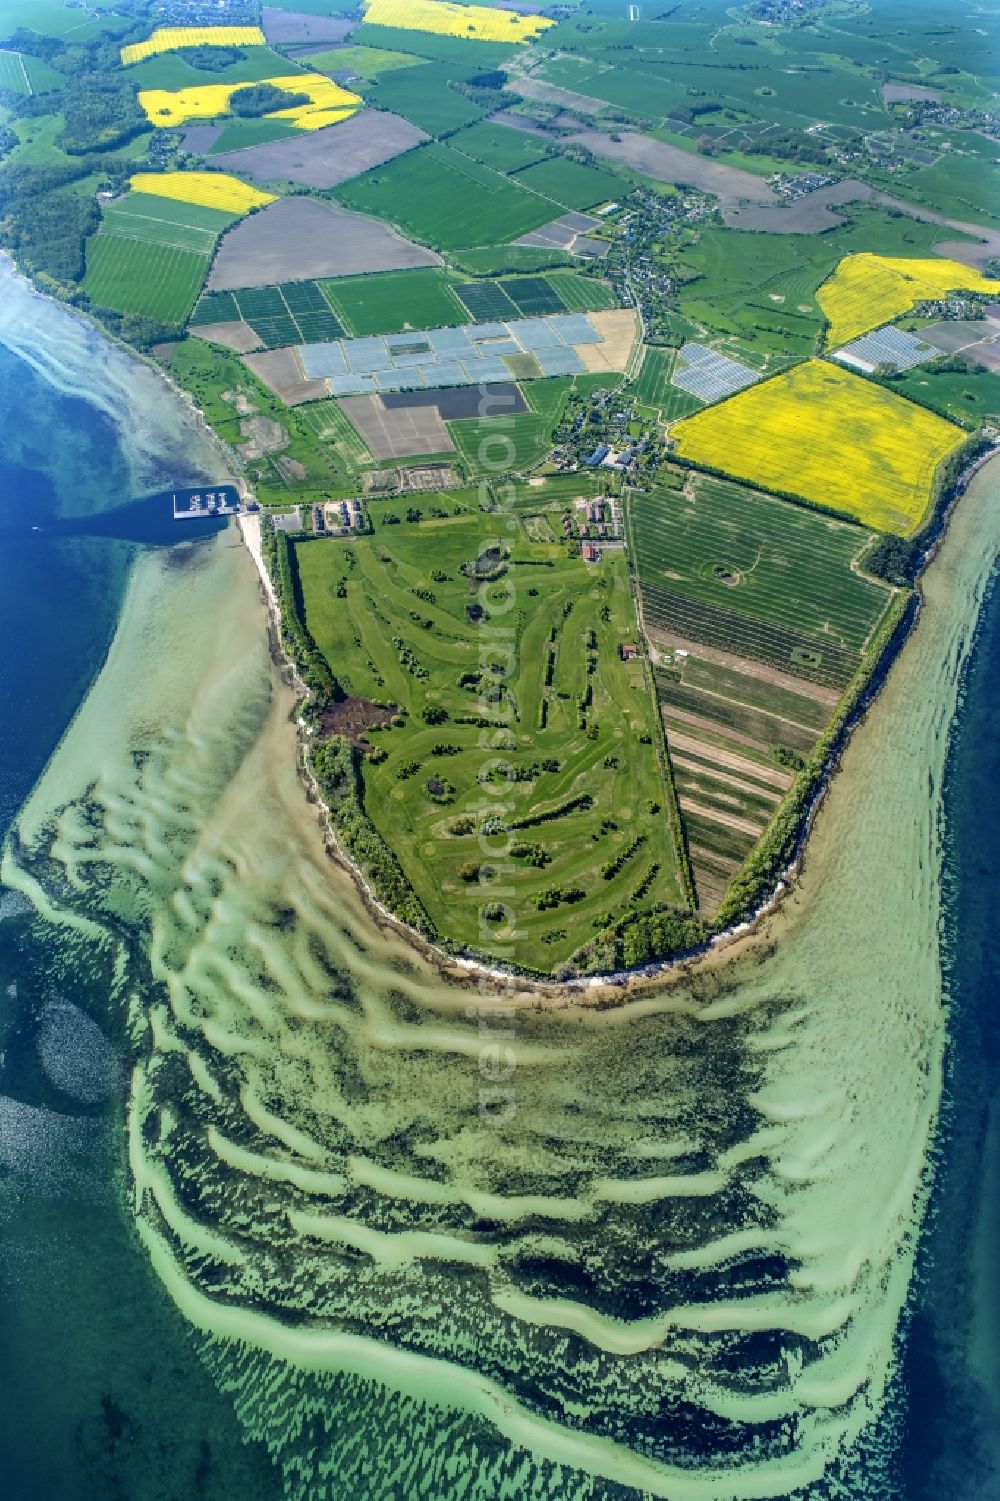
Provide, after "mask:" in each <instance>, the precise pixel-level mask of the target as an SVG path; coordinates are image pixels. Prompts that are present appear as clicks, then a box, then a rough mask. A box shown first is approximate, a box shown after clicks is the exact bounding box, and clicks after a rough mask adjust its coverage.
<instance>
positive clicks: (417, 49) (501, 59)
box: [344, 6, 521, 79]
mask: <svg viewBox="0 0 1000 1501" xmlns="http://www.w3.org/2000/svg"><path fill="white" fill-rule="evenodd" d="M344 8H345V9H347V10H350V9H352V7H349V6H345V7H344ZM351 42H352V43H353V44H354V45H355V46H359V47H377V48H384V49H387V50H390V51H392V52H407V53H415V54H416V56H417V57H423V58H428V59H430V60H431V61H434V62H441V63H447V64H448V76H449V77H450V78H456V79H463V78H472V77H473V76H474V75H475V74H476V73H482V72H484V71H486V70H488V69H490V68H500V67H502V66H503V64H504V63H505V62H507V61H508V60H509V59H510V58H512V57H516V56H517V54H518V53H519V52H520V50H521V49H520V47H519V46H518V45H517V43H513V44H511V43H509V42H479V41H468V40H466V38H465V37H460V36H444V35H442V34H439V33H437V32H431V31H412V30H410V29H404V28H402V27H398V26H365V25H363V24H362V25H361V26H358V27H356V28H355V29H354V31H352V32H351Z"/></svg>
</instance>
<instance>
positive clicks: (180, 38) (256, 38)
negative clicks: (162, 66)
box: [121, 26, 267, 66]
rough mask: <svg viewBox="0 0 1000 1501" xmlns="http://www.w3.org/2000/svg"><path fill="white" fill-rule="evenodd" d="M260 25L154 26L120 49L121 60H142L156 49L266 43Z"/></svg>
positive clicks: (156, 50) (151, 54)
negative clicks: (141, 39)
mask: <svg viewBox="0 0 1000 1501" xmlns="http://www.w3.org/2000/svg"><path fill="white" fill-rule="evenodd" d="M266 46H267V40H266V38H265V36H264V33H263V32H262V31H261V29H260V27H259V26H157V28H156V30H155V31H154V32H153V35H152V36H150V37H147V38H146V40H145V41H144V42H132V43H131V44H130V45H129V46H128V47H123V48H122V49H121V59H122V62H123V63H125V64H126V66H127V65H128V64H129V63H141V62H142V61H143V60H144V59H145V58H147V57H155V56H156V55H157V53H158V52H176V51H178V49H179V48H181V47H266Z"/></svg>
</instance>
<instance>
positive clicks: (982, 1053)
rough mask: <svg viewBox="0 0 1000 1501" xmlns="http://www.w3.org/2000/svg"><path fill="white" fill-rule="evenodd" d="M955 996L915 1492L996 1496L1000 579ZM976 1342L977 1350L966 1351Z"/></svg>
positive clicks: (973, 740) (966, 1500)
mask: <svg viewBox="0 0 1000 1501" xmlns="http://www.w3.org/2000/svg"><path fill="white" fill-rule="evenodd" d="M944 827H945V847H946V857H945V868H944V895H945V902H944V924H943V938H944V945H943V960H944V969H945V977H946V983H947V988H948V993H949V1000H950V1005H951V1024H950V1029H949V1030H950V1037H951V1046H950V1051H949V1056H948V1071H947V1107H946V1109H945V1111H944V1115H943V1128H942V1139H941V1163H940V1177H939V1181H938V1185H937V1189H936V1193H935V1212H934V1215H933V1218H932V1221H931V1226H930V1230H929V1232H928V1234H927V1235H926V1237H925V1244H924V1251H923V1256H922V1258H921V1274H922V1275H921V1282H920V1295H919V1297H918V1299H917V1301H916V1307H915V1310H914V1316H913V1320H912V1325H911V1328H910V1332H909V1341H908V1356H907V1362H906V1369H905V1383H906V1395H907V1400H908V1422H907V1429H906V1441H905V1444H904V1446H903V1453H902V1463H903V1473H904V1476H905V1481H906V1492H905V1494H906V1498H907V1501H941V1498H942V1497H948V1498H949V1501H997V1497H1000V580H998V578H997V577H996V576H995V578H994V585H993V589H992V592H991V595H990V597H989V598H988V600H987V603H986V606H985V608H984V610H983V613H982V616H981V619H980V624H979V630H978V634H977V638H976V644H975V649H974V651H973V654H972V657H971V659H970V662H969V666H968V670H967V674H966V681H965V693H964V700H963V704H962V707H961V709H960V711H959V714H958V716H957V718H956V720H955V723H954V726H953V729H952V736H951V744H950V751H949V758H948V767H947V772H946V781H945V787H944ZM970 1356H971V1358H970Z"/></svg>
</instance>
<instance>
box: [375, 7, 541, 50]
mask: <svg viewBox="0 0 1000 1501" xmlns="http://www.w3.org/2000/svg"><path fill="white" fill-rule="evenodd" d="M365 20H366V21H367V22H368V24H369V25H370V26H399V27H402V28H403V29H404V30H406V31H435V32H438V33H439V34H440V35H441V36H460V37H466V38H467V39H468V40H470V41H477V42H531V41H534V39H535V37H536V36H538V35H539V34H540V33H541V32H543V31H544V30H545V28H546V27H547V26H554V25H555V22H554V21H550V20H549V19H548V18H547V17H546V16H519V15H517V14H515V13H514V12H513V11H509V10H492V9H490V7H489V6H488V5H452V4H450V3H449V0H366V4H365Z"/></svg>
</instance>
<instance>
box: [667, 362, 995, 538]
mask: <svg viewBox="0 0 1000 1501" xmlns="http://www.w3.org/2000/svg"><path fill="white" fill-rule="evenodd" d="M671 436H672V437H673V438H675V439H676V444H677V446H676V452H677V453H678V455H679V456H680V457H681V458H684V459H688V460H690V461H691V462H692V463H694V464H703V465H705V467H706V468H710V469H717V470H720V471H722V472H723V473H725V474H730V475H732V476H733V477H734V478H736V479H742V480H747V481H749V482H750V483H751V484H754V485H760V486H761V487H762V488H763V489H769V490H780V491H784V492H785V493H786V494H789V495H799V496H801V497H802V499H803V500H809V501H812V502H813V503H814V504H816V505H823V506H829V507H830V508H831V509H833V510H836V511H844V512H846V513H847V514H848V515H850V516H855V517H857V519H858V520H859V521H861V522H863V523H864V525H865V526H874V527H878V528H879V529H880V530H882V531H886V532H897V533H899V535H901V536H906V535H907V534H908V533H910V532H912V531H914V530H915V529H916V528H917V526H919V524H920V522H921V521H922V520H923V517H924V515H925V513H926V511H927V507H928V504H929V502H930V500H931V495H932V488H933V482H934V476H935V473H936V472H937V468H938V465H939V464H940V463H941V460H942V459H944V458H947V456H948V454H950V453H952V452H953V451H954V449H956V448H957V447H958V446H959V444H960V443H962V442H963V441H964V439H965V433H963V432H962V430H961V429H960V428H958V427H955V426H954V425H953V424H952V423H951V422H946V421H945V420H944V418H943V417H937V416H935V415H934V413H933V412H928V411H925V410H924V408H923V407H919V406H916V405H915V404H914V403H913V402H912V401H906V400H904V398H903V397H901V396H895V395H893V394H892V392H890V391H886V390H884V389H883V388H882V387H881V386H877V385H874V384H873V383H872V382H871V381H866V380H864V379H862V377H861V376H858V375H852V374H851V373H850V372H849V371H847V370H844V369H843V368H842V367H841V366H839V365H834V364H829V363H828V362H827V361H826V360H808V361H806V362H805V363H804V364H802V365H795V366H793V368H792V369H791V370H786V371H785V372H784V373H783V374H782V375H778V376H775V378H774V379H773V380H768V381H763V382H762V383H761V384H760V385H756V386H750V387H748V388H747V389H746V390H745V391H740V392H739V393H738V394H737V395H736V396H731V397H730V398H729V399H728V401H723V402H720V403H719V405H718V406H714V407H707V408H706V409H705V410H704V411H702V412H696V413H695V414H694V415H693V416H691V417H685V418H684V419H683V420H682V421H681V422H678V423H676V424H675V426H674V427H673V428H672V429H671Z"/></svg>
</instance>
